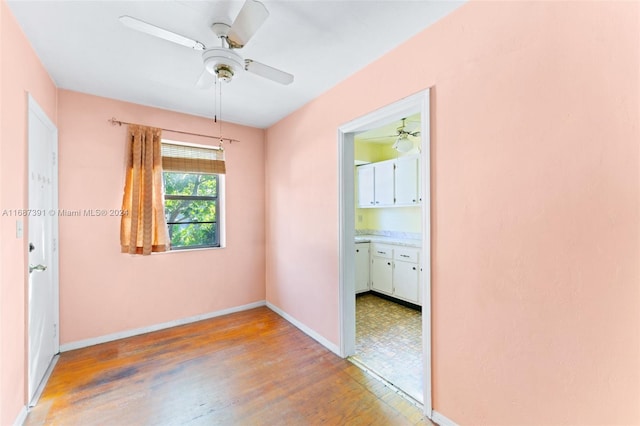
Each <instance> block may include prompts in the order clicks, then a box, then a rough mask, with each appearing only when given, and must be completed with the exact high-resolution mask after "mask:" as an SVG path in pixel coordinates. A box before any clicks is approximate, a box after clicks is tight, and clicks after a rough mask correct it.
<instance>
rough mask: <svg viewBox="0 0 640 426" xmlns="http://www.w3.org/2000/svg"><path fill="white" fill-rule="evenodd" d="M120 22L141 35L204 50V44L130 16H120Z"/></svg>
mask: <svg viewBox="0 0 640 426" xmlns="http://www.w3.org/2000/svg"><path fill="white" fill-rule="evenodd" d="M119 19H120V22H122V24H123V25H126V26H127V27H129V28H131V29H134V30H136V31H140V32H143V33H147V34H149V35H152V36H155V37H159V38H162V39H164V40H168V41H172V42H174V43H177V44H180V45H182V46H186V47H190V48H191V49H194V50H205V46H204V44H202V43H200V42H199V41H196V40H192V39H190V38H188V37H185V36H182V35H180V34H176V33H174V32H171V31H169V30H165V29H164V28H160V27H156V26H155V25H151V24H148V23H146V22H144V21H141V20H139V19H136V18H133V17H131V16H127V15H124V16H121V17H120V18H119Z"/></svg>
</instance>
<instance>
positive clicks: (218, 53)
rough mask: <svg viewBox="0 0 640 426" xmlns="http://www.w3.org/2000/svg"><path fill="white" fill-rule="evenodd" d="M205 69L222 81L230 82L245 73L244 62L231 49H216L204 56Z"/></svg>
mask: <svg viewBox="0 0 640 426" xmlns="http://www.w3.org/2000/svg"><path fill="white" fill-rule="evenodd" d="M202 60H203V61H204V67H205V69H206V70H207V71H208V72H210V73H211V74H213V75H215V76H216V77H218V79H220V80H222V81H226V82H228V81H230V80H231V79H232V78H233V77H234V76H237V75H239V74H240V73H241V72H242V71H244V60H243V59H242V57H240V55H238V54H237V53H236V52H234V51H233V50H230V49H224V48H221V47H214V48H212V49H207V50H205V51H204V53H203V54H202Z"/></svg>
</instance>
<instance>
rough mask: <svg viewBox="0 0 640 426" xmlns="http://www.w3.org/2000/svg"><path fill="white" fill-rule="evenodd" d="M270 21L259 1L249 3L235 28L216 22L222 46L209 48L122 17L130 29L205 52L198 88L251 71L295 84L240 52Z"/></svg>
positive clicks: (183, 37)
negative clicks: (267, 21) (261, 27)
mask: <svg viewBox="0 0 640 426" xmlns="http://www.w3.org/2000/svg"><path fill="white" fill-rule="evenodd" d="M268 17H269V11H268V10H267V8H266V7H265V6H264V4H262V3H261V2H259V1H257V0H246V1H245V3H244V5H243V6H242V9H240V12H239V13H238V16H236V19H235V21H234V22H233V24H231V25H228V24H225V23H222V22H214V23H213V24H212V25H211V30H212V31H213V32H214V33H215V35H216V36H217V37H218V38H219V39H220V40H221V42H222V46H220V47H211V48H207V47H206V46H205V45H204V44H203V43H201V42H199V41H197V40H193V39H190V38H189V37H185V36H183V35H180V34H177V33H174V32H172V31H169V30H166V29H164V28H160V27H157V26H155V25H152V24H149V23H147V22H144V21H141V20H140V19H137V18H133V17H131V16H127V15H125V16H121V17H120V22H122V24H124V25H126V26H127V27H129V28H131V29H134V30H136V31H140V32H143V33H146V34H149V35H152V36H155V37H159V38H161V39H164V40H167V41H171V42H173V43H177V44H180V45H182V46H185V47H188V48H191V49H193V50H198V51H202V60H203V63H204V71H203V72H202V74H201V75H200V78H199V80H198V83H197V86H198V87H201V88H205V87H209V86H211V85H212V84H213V82H214V78H217V79H218V80H220V81H225V82H229V81H231V80H232V79H233V78H234V76H237V75H238V74H240V73H242V72H243V71H248V72H251V73H253V74H256V75H259V76H261V77H264V78H267V79H269V80H272V81H275V82H277V83H280V84H291V83H292V82H293V75H291V74H289V73H287V72H284V71H281V70H279V69H276V68H273V67H270V66H269V65H265V64H263V63H260V62H257V61H254V60H253V59H244V58H243V57H242V56H240V55H239V54H238V53H237V52H236V50H237V49H241V48H242V47H244V46H245V45H246V44H247V43H248V42H249V40H251V38H252V37H253V35H254V34H255V33H256V31H258V29H259V28H260V26H262V24H263V23H264V21H265V20H266V19H267V18H268Z"/></svg>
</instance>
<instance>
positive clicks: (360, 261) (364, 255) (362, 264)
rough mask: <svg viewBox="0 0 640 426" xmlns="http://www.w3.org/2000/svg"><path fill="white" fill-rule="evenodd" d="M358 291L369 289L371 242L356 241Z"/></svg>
mask: <svg viewBox="0 0 640 426" xmlns="http://www.w3.org/2000/svg"><path fill="white" fill-rule="evenodd" d="M355 266H356V293H362V292H364V291H369V243H356V264H355Z"/></svg>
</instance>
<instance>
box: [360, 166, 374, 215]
mask: <svg viewBox="0 0 640 426" xmlns="http://www.w3.org/2000/svg"><path fill="white" fill-rule="evenodd" d="M373 185H374V167H373V166H360V167H358V206H359V207H373V206H374V204H375V198H374V195H375V192H374V186H373Z"/></svg>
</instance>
